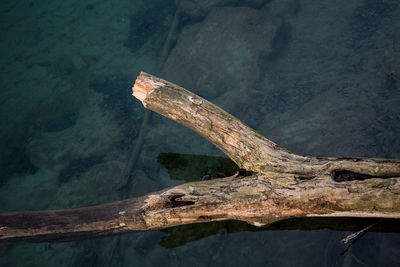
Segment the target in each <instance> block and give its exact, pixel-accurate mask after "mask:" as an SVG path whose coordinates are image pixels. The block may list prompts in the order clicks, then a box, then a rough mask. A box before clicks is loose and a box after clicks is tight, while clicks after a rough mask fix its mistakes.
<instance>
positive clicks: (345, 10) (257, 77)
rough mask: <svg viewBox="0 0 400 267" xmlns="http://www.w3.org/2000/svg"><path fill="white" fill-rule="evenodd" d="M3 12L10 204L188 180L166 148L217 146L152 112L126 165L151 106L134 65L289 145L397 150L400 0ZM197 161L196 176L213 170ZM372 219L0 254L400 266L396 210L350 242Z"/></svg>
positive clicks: (86, 4)
mask: <svg viewBox="0 0 400 267" xmlns="http://www.w3.org/2000/svg"><path fill="white" fill-rule="evenodd" d="M177 12H178V13H177ZM0 14H1V16H0V27H1V33H2V36H1V38H0V46H1V50H0V51H1V53H0V64H1V71H0V75H1V78H0V83H1V90H0V101H1V102H0V103H1V105H0V127H1V131H0V151H1V154H0V211H1V212H5V211H22V210H42V209H61V208H72V207H81V206H87V205H92V204H99V203H106V202H110V201H116V200H120V199H124V198H127V197H134V196H140V195H143V194H146V193H149V192H153V191H156V190H159V189H162V188H165V187H169V186H173V185H176V184H178V183H183V182H185V181H183V180H180V179H181V178H179V179H171V177H170V176H169V174H168V171H167V170H166V168H165V167H164V166H162V165H160V164H159V163H158V162H157V158H158V157H159V155H160V153H176V154H197V155H208V156H218V157H220V156H223V153H222V152H220V151H219V150H218V149H217V148H215V147H214V146H213V145H212V144H210V143H209V142H208V141H206V140H204V139H203V138H202V137H200V136H198V135H197V134H195V133H193V132H191V131H190V130H189V129H187V128H185V127H183V126H180V125H178V124H177V123H175V122H173V121H170V120H168V119H166V118H162V117H161V116H159V115H157V114H152V115H151V118H150V120H149V122H148V123H147V124H146V125H145V127H146V129H145V132H146V135H145V137H144V139H143V143H142V146H141V152H140V156H139V158H138V160H137V162H136V164H135V166H134V169H133V170H131V172H130V173H129V175H124V170H125V167H126V165H127V162H128V161H129V159H130V157H131V156H132V151H133V150H134V149H135V146H137V145H138V142H139V131H140V128H141V125H142V121H143V119H144V114H145V109H144V108H143V106H142V104H141V103H140V102H139V101H137V100H135V99H134V98H133V97H132V96H131V87H132V85H133V83H134V81H135V79H136V76H137V75H138V74H139V72H140V71H146V72H149V73H152V74H156V75H158V76H161V77H163V78H165V79H167V80H170V81H172V82H175V83H177V84H179V85H182V86H184V87H185V88H187V89H190V90H192V91H193V92H195V93H197V94H199V95H201V96H202V97H205V98H207V99H209V100H211V101H212V102H214V103H215V104H217V105H219V106H220V107H222V108H223V109H225V110H227V111H228V112H230V113H232V114H233V115H234V116H236V117H238V118H239V119H241V120H242V121H244V122H245V123H247V124H248V125H250V126H251V127H253V128H255V129H256V130H257V131H259V132H260V133H262V134H263V135H265V136H266V137H268V138H270V139H272V140H273V141H274V142H276V143H278V144H279V145H281V146H283V147H286V148H288V149H289V150H291V151H293V152H295V153H298V154H302V155H313V156H361V157H387V158H400V140H399V138H398V136H399V135H400V49H399V47H400V31H399V29H400V20H399V19H398V18H399V17H400V3H399V1H397V0H385V1H383V0H354V1H345V0H338V1H318V0H308V1H302V0H285V1H280V0H270V1H262V0H260V1H258V0H257V1H246V0H236V1H234V0H214V1H195V0H179V1H172V0H170V1H167V0H148V1H144V0H142V1H139V0H136V1H132V0H121V1H110V0H108V1H96V0H93V1H89V0H88V1H77V0H66V1H59V0H52V1H50V0H41V1H28V0H15V1H11V0H10V1H1V3H0ZM175 14H178V15H177V16H178V17H179V18H178V20H177V23H176V24H175V25H176V27H174V26H173V25H174V23H173V21H174V16H175ZM168 40H169V41H168ZM163 51H164V52H163ZM161 155H163V154H161ZM191 161H192V162H191V163H192V164H193V165H194V166H195V165H196V162H195V159H194V158H193V159H191ZM197 165H199V166H200V165H201V166H202V167H204V164H203V163H197ZM207 166H208V165H207ZM207 168H209V171H210V172H218V170H217V169H216V168H217V167H215V166H214V165H212V167H207ZM204 171H205V169H204V168H203V169H202V168H200V169H196V171H195V172H193V175H194V176H204V175H207V174H212V173H204V174H203V173H202V172H204ZM185 175H186V173H185ZM190 178H194V179H195V178H196V177H190ZM200 178H201V177H198V179H200ZM373 222H374V221H371V220H356V221H353V220H350V219H343V220H342V221H339V223H337V221H334V220H331V221H328V222H326V221H324V222H320V221H315V220H314V221H306V220H300V221H287V222H283V223H281V224H278V225H272V226H270V227H267V228H261V229H258V228H254V227H252V226H249V225H246V224H244V223H241V222H221V223H212V224H204V225H201V224H200V225H191V226H184V227H176V228H172V229H166V230H165V231H150V232H138V233H132V234H126V235H122V236H114V237H105V238H97V239H91V240H84V241H75V242H66V243H41V244H33V243H24V242H18V243H0V266H159V265H165V266H207V265H208V266H246V265H249V266H398V265H399V264H400V256H399V255H400V239H399V234H398V233H399V231H400V230H399V227H400V226H399V223H398V221H395V220H394V221H393V220H391V221H388V220H385V221H382V222H381V223H380V224H378V225H377V226H376V227H374V228H371V231H369V232H367V233H366V234H365V235H363V236H362V237H361V238H360V239H358V240H357V241H356V242H355V243H354V245H352V246H351V247H350V249H348V250H346V247H344V246H343V245H342V244H341V243H340V239H342V238H343V237H345V236H346V235H348V234H350V233H353V232H355V231H357V230H361V229H362V228H363V227H365V226H367V225H368V224H370V223H373ZM338 224H339V225H344V226H346V227H344V228H346V229H347V230H348V231H344V230H343V228H340V227H339V228H338V227H337V225H338ZM310 225H311V226H310ZM340 229H342V230H340Z"/></svg>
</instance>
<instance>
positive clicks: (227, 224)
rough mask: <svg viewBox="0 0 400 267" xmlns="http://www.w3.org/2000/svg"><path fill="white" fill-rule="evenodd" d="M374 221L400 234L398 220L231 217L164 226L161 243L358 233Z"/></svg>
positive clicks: (170, 245) (378, 227) (376, 228)
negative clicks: (258, 223) (262, 222)
mask: <svg viewBox="0 0 400 267" xmlns="http://www.w3.org/2000/svg"><path fill="white" fill-rule="evenodd" d="M372 224H374V225H373V226H372V227H370V228H369V229H368V232H386V233H400V220H396V219H383V220H382V219H378V218H294V219H287V220H283V221H279V222H275V223H273V224H270V225H268V226H265V227H255V226H253V225H249V224H247V223H245V222H241V221H233V220H230V221H222V222H210V223H198V224H188V225H181V226H176V227H171V228H168V229H165V230H163V232H165V233H167V236H164V237H163V238H162V239H161V241H160V245H161V246H163V247H165V248H175V247H179V246H183V245H185V244H186V243H189V242H193V241H197V240H200V239H202V238H205V237H208V236H212V235H220V234H231V233H238V232H260V231H280V230H307V231H310V230H321V229H331V230H336V231H351V232H355V231H359V230H360V229H362V228H365V227H366V226H370V225H372ZM337 242H338V243H340V242H341V239H338V240H337Z"/></svg>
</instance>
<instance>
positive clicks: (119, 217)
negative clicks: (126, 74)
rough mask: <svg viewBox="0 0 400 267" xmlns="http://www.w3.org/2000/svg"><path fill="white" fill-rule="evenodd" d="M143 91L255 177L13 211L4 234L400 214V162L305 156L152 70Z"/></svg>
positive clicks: (140, 86)
mask: <svg viewBox="0 0 400 267" xmlns="http://www.w3.org/2000/svg"><path fill="white" fill-rule="evenodd" d="M133 95H134V96H135V97H137V98H138V99H139V100H141V101H142V103H143V105H144V106H145V107H146V108H148V109H151V110H153V111H156V112H158V113H160V114H162V115H164V116H166V117H169V118H171V119H173V120H176V121H178V122H180V123H182V124H183V125H185V126H187V127H189V128H191V129H193V130H194V131H196V132H198V133H199V134H201V135H202V136H203V137H205V138H207V139H208V140H210V141H211V142H212V143H213V144H215V145H216V146H217V147H218V148H220V149H221V150H222V151H224V152H225V153H226V154H227V155H228V156H229V157H230V158H231V159H232V160H234V161H235V162H236V163H237V164H238V165H239V166H240V167H241V168H244V169H247V170H251V171H253V172H254V174H253V175H251V176H248V177H241V176H239V175H235V176H232V177H227V178H222V179H215V180H209V181H200V182H192V183H186V184H183V185H179V186H176V187H173V188H169V189H165V190H162V191H159V192H155V193H151V194H148V195H146V196H143V197H140V198H134V199H129V200H124V201H120V202H114V203H109V204H104V205H99V206H93V207H85V208H80V209H71V210H61V211H38V212H16V213H3V214H0V240H1V239H2V240H12V239H28V240H36V241H42V240H57V239H63V240H68V239H71V238H76V237H79V236H81V237H84V238H87V237H93V236H99V235H110V234H116V233H122V232H128V231H138V230H152V229H162V228H167V227H171V226H176V225H182V224H189V223H198V222H209V221H220V220H228V219H234V220H241V221H246V222H248V223H251V224H253V225H255V226H263V225H266V224H270V223H271V222H274V221H277V220H282V219H285V218H291V217H310V216H311V217H319V216H332V217H342V216H346V217H347V216H351V217H379V218H400V160H398V159H366V158H314V157H304V156H299V155H295V154H293V153H291V152H289V151H287V150H286V149H284V148H281V147H279V146H278V145H276V144H275V143H273V142H272V141H270V140H268V139H267V138H265V137H263V136H261V135H260V134H258V133H257V132H256V131H254V130H253V129H251V128H250V127H248V126H247V125H245V124H243V123H242V122H240V121H239V120H237V119H236V118H234V117H233V116H232V115H230V114H228V113H226V112H225V111H223V110H222V109H220V108H219V107H217V106H215V105H213V104H212V103H210V102H208V101H207V100H205V99H203V98H201V97H199V96H197V95H195V94H193V93H191V92H189V91H187V90H185V89H183V88H181V87H179V86H177V85H174V84H172V83H170V82H167V81H164V80H162V79H159V78H157V77H154V76H151V75H149V74H146V73H141V74H140V75H139V77H138V79H137V80H136V83H135V85H134V87H133Z"/></svg>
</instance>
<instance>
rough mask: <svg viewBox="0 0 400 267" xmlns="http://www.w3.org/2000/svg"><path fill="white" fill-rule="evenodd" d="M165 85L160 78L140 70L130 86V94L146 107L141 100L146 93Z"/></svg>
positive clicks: (144, 97)
mask: <svg viewBox="0 0 400 267" xmlns="http://www.w3.org/2000/svg"><path fill="white" fill-rule="evenodd" d="M165 85H166V83H165V82H164V81H163V80H162V79H160V78H157V77H154V76H152V75H150V74H148V73H145V72H141V73H140V74H139V76H138V77H137V78H136V81H135V84H134V85H133V87H132V92H133V93H132V95H133V96H134V97H136V98H137V99H139V100H140V101H141V102H142V104H143V106H145V107H146V104H145V103H144V102H143V101H144V100H145V99H146V97H147V95H149V94H151V92H153V91H154V90H156V89H158V88H160V87H163V86H165Z"/></svg>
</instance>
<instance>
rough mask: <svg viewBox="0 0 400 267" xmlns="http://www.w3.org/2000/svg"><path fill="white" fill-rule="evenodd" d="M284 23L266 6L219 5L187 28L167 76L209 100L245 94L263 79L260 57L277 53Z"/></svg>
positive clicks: (169, 64) (172, 53)
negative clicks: (277, 37)
mask: <svg viewBox="0 0 400 267" xmlns="http://www.w3.org/2000/svg"><path fill="white" fill-rule="evenodd" d="M280 25H281V22H280V21H279V20H277V19H275V18H273V17H271V16H269V15H268V13H266V12H263V11H260V10H255V9H252V8H248V7H240V8H237V7H236V8H233V7H223V8H219V7H218V8H214V9H212V10H211V12H210V14H209V15H208V16H207V17H206V18H205V20H204V21H203V22H202V23H198V24H193V25H189V26H186V27H185V28H184V29H183V30H182V33H181V34H180V36H179V40H178V42H177V45H176V47H175V49H174V50H173V51H172V52H171V54H170V56H169V58H168V59H167V61H166V63H165V65H164V68H163V73H162V77H164V78H165V79H167V80H170V81H172V82H174V83H177V84H179V85H181V86H183V87H185V88H187V89H189V90H193V91H194V92H195V93H198V94H199V95H201V96H204V97H206V98H208V99H210V98H214V97H217V96H218V95H221V94H223V93H225V92H231V91H235V92H237V93H238V94H237V95H243V92H245V91H246V90H247V89H248V88H250V87H251V85H252V84H253V83H254V82H255V81H256V80H257V79H258V78H259V75H260V68H259V61H260V60H263V59H265V57H268V55H270V54H271V52H272V51H273V47H272V40H273V39H274V37H275V35H276V33H277V31H278V28H279V26H280Z"/></svg>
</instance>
